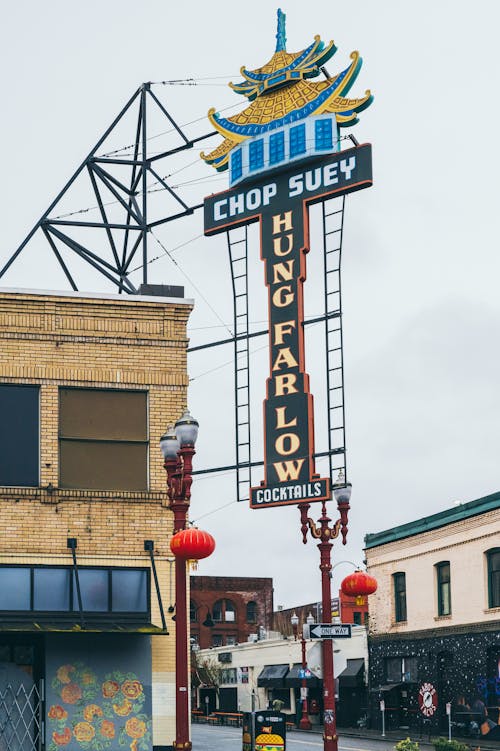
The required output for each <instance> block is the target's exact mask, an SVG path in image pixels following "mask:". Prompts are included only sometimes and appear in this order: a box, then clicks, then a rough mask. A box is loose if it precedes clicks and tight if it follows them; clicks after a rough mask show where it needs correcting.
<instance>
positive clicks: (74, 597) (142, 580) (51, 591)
mask: <svg viewBox="0 0 500 751" xmlns="http://www.w3.org/2000/svg"><path fill="white" fill-rule="evenodd" d="M78 578H79V582H80V592H81V597H82V608H83V610H84V611H85V612H88V613H103V614H109V613H122V614H125V613H127V614H128V613H143V614H146V613H148V612H149V573H148V571H147V569H132V568H116V569H115V568H113V569H108V568H90V567H80V566H79V567H78ZM78 610H79V605H78V594H77V587H76V578H75V574H74V571H73V568H72V567H70V566H0V611H25V612H30V611H37V613H54V612H58V613H71V612H73V613H74V612H78Z"/></svg>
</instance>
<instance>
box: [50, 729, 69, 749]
mask: <svg viewBox="0 0 500 751" xmlns="http://www.w3.org/2000/svg"><path fill="white" fill-rule="evenodd" d="M52 740H53V741H54V743H56V744H57V745H58V746H67V745H68V743H71V730H70V729H69V728H64V731H63V732H62V733H56V732H55V731H54V732H53V733H52Z"/></svg>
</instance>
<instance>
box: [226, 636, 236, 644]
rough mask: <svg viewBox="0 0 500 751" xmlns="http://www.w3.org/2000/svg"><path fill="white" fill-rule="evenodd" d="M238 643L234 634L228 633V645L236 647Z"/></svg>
mask: <svg viewBox="0 0 500 751" xmlns="http://www.w3.org/2000/svg"><path fill="white" fill-rule="evenodd" d="M237 643H238V641H237V639H236V636H235V635H234V634H228V635H227V636H226V647H234V646H235V645H236V644H237Z"/></svg>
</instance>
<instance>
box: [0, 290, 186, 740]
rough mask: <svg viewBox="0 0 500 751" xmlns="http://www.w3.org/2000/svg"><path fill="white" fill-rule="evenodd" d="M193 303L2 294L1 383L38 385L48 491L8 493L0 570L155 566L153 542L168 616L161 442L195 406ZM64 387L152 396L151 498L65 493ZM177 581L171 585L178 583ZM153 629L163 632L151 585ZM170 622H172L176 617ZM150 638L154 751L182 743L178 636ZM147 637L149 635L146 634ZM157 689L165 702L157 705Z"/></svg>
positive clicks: (0, 509) (43, 480)
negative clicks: (189, 403)
mask: <svg viewBox="0 0 500 751" xmlns="http://www.w3.org/2000/svg"><path fill="white" fill-rule="evenodd" d="M191 308H192V306H191V304H190V303H189V302H188V301H183V300H178V301H177V300H175V301H174V300H173V301H171V302H170V301H169V302H166V301H162V300H157V299H155V298H151V301H149V300H144V299H143V298H140V299H134V298H131V297H121V296H107V297H104V296H103V297H102V298H101V297H99V296H95V297H93V296H88V297H87V296H66V295H65V296H63V295H57V294H46V295H44V294H37V293H25V292H17V293H16V292H4V291H2V292H0V347H1V350H0V351H1V357H0V383H29V384H34V385H39V386H40V418H41V441H40V487H38V488H0V501H1V506H0V528H1V530H2V533H1V534H0V563H16V562H17V563H45V564H49V563H52V564H64V565H68V564H70V563H71V556H70V554H69V551H68V550H67V547H66V539H67V537H76V538H77V539H78V559H79V561H80V563H81V564H82V565H99V566H110V565H115V566H117V565H119V566H127V565H129V566H148V565H149V558H148V554H147V553H145V552H144V540H146V539H153V540H154V541H155V549H156V561H157V568H158V575H159V579H160V587H161V592H162V597H163V602H164V607H165V610H166V609H167V608H168V605H169V604H170V603H171V602H173V601H174V600H175V593H174V592H170V575H169V569H170V565H171V564H170V563H169V562H168V558H169V557H171V554H170V549H169V540H170V536H171V533H172V516H171V512H170V511H169V510H168V508H167V496H166V492H165V470H164V468H163V466H162V459H161V454H160V451H159V445H158V440H159V437H160V435H161V434H162V433H163V431H164V430H165V428H166V427H167V425H168V424H169V423H171V422H173V421H175V419H177V417H179V416H180V414H181V412H182V409H183V408H184V407H185V405H186V398H187V385H188V377H187V369H186V348H187V337H186V325H187V320H188V317H189V314H190V312H191ZM60 386H81V387H100V388H114V389H116V388H124V389H141V390H147V391H148V394H149V409H148V417H149V423H148V434H149V435H148V437H149V442H150V451H149V490H148V491H147V492H123V491H92V490H85V489H83V490H66V489H59V488H58V483H59V449H58V390H59V387H60ZM173 585H174V577H173V576H172V586H173ZM151 604H152V620H153V622H154V623H155V624H157V625H161V619H160V614H159V608H158V603H157V598H156V592H155V589H154V584H153V581H152V592H151ZM167 618H168V615H167ZM168 628H169V631H170V636H157V637H152V648H153V695H154V706H155V713H154V718H153V720H154V743H155V744H158V745H162V744H164V745H167V744H170V743H171V742H172V739H173V738H174V734H175V733H174V706H173V702H172V701H168V702H167V705H166V703H165V697H166V696H168V697H173V696H175V688H174V676H175V674H174V667H175V663H174V638H175V634H174V629H175V624H174V622H172V621H171V619H170V618H168ZM145 638H150V637H145ZM155 685H156V687H157V688H156V697H155Z"/></svg>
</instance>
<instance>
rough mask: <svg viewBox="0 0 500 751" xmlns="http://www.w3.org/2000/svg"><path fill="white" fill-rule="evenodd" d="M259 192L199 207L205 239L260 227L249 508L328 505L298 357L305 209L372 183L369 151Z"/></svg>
mask: <svg viewBox="0 0 500 751" xmlns="http://www.w3.org/2000/svg"><path fill="white" fill-rule="evenodd" d="M266 177H267V181H266V182H262V183H261V184H258V185H256V184H249V185H248V186H247V187H244V186H242V185H240V186H238V188H235V189H233V190H228V191H225V192H224V193H219V194H217V195H213V196H209V197H208V198H206V199H205V205H204V210H205V234H206V235H212V234H215V233H217V232H222V231H225V230H228V229H230V228H233V227H237V226H241V225H243V224H249V223H250V222H255V221H259V222H260V229H261V231H260V237H261V259H262V261H263V262H264V269H265V282H266V285H267V288H268V301H269V355H270V357H269V377H268V378H267V383H266V398H265V401H264V479H263V481H262V483H261V484H260V486H258V487H255V488H251V489H250V506H251V507H252V508H264V507H266V506H278V505H285V504H297V503H300V502H301V501H320V500H323V499H328V498H330V494H331V489H330V479H329V478H321V477H319V475H318V474H317V473H316V471H315V462H314V411H313V397H312V394H311V393H310V392H309V378H308V375H307V372H306V365H305V353H304V326H303V323H304V305H303V285H304V281H305V279H306V254H307V253H308V251H309V223H308V205H309V204H311V203H314V202H317V201H321V200H324V199H326V198H329V197H334V196H336V195H341V194H344V193H350V192H353V191H355V190H359V189H361V188H364V187H368V186H369V185H371V183H372V172H371V146H370V145H369V144H365V145H362V146H358V147H356V148H354V149H349V150H347V151H343V152H339V153H337V154H335V155H333V156H331V157H329V158H325V157H322V158H321V161H318V162H316V161H313V162H312V163H311V161H308V162H307V165H306V166H305V167H304V168H303V169H300V168H299V167H297V166H296V167H295V169H294V170H293V171H292V170H290V167H289V168H288V170H287V171H286V172H284V173H282V174H278V175H276V176H275V178H274V179H271V178H270V176H269V175H267V176H266Z"/></svg>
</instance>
